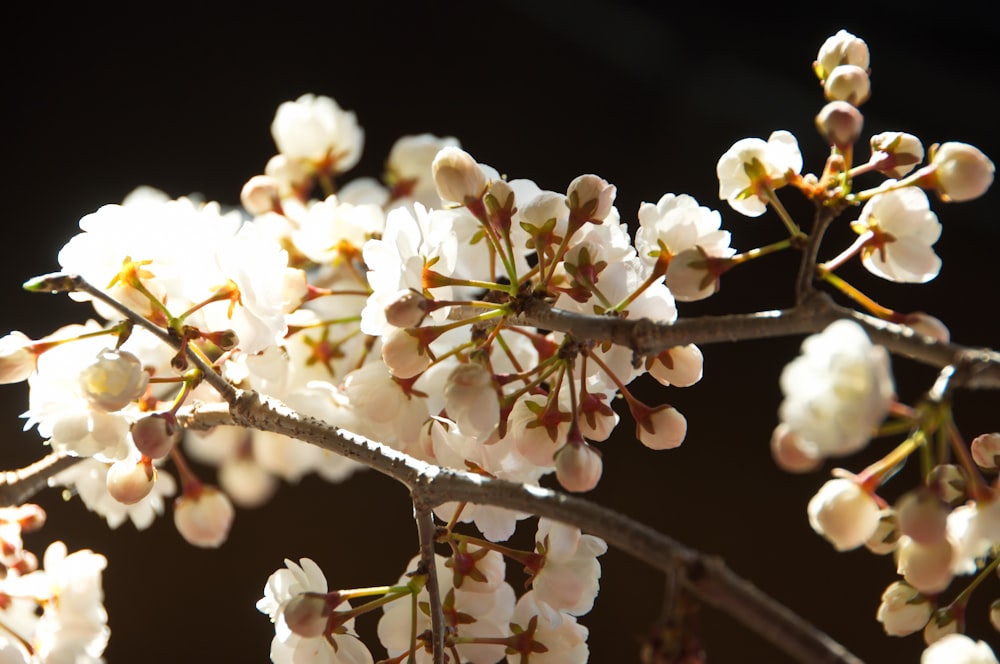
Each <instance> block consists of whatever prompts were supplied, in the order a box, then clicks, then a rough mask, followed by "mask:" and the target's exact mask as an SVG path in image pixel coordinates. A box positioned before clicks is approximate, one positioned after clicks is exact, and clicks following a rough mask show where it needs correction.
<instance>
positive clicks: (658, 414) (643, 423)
mask: <svg viewBox="0 0 1000 664" xmlns="http://www.w3.org/2000/svg"><path fill="white" fill-rule="evenodd" d="M686 435H687V419H686V418H685V417H684V416H683V415H681V414H680V412H679V411H678V410H677V409H676V408H674V407H673V406H668V405H662V406H658V407H657V408H654V409H652V410H651V411H650V412H649V413H648V414H647V416H646V417H645V418H643V419H638V418H637V419H636V425H635V437H636V438H638V439H639V442H641V443H642V444H643V445H645V446H646V447H648V448H650V449H652V450H672V449H674V448H675V447H680V444H681V443H683V442H684V436H686Z"/></svg>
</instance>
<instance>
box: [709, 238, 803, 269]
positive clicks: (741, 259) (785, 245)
mask: <svg viewBox="0 0 1000 664" xmlns="http://www.w3.org/2000/svg"><path fill="white" fill-rule="evenodd" d="M792 245H793V242H792V238H785V239H784V240H780V241H778V242H775V243H773V244H766V245H764V246H763V247H757V248H756V249H751V250H750V251H745V252H743V253H742V254H736V255H735V256H730V257H729V258H726V259H723V260H725V261H726V262H728V263H729V264H730V267H736V266H737V265H740V264H741V263H746V262H747V261H752V260H753V259H755V258H760V257H762V256H767V255H768V254H773V253H776V252H779V251H784V250H785V249H790V248H791V247H792Z"/></svg>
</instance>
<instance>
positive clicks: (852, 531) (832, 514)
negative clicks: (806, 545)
mask: <svg viewBox="0 0 1000 664" xmlns="http://www.w3.org/2000/svg"><path fill="white" fill-rule="evenodd" d="M807 511H808V513H809V525H811V526H812V529H813V530H815V531H816V533H817V534H819V535H822V536H823V537H825V538H826V539H827V540H828V541H829V542H830V543H831V544H833V546H834V548H835V549H837V551H849V550H850V549H856V548H858V547H859V546H861V545H862V544H864V543H865V542H867V541H868V540H869V539H870V538H871V536H872V535H873V534H874V533H875V530H876V529H877V528H878V525H879V519H880V516H881V512H880V510H879V507H878V505H877V504H876V503H875V499H874V498H873V497H872V495H871V494H870V493H868V492H867V491H866V490H865V489H863V488H862V487H861V486H860V485H859V484H858V483H857V482H855V481H854V480H851V479H847V478H841V477H838V478H836V479H832V480H829V481H828V482H827V483H826V484H824V485H823V486H822V487H820V490H819V491H818V492H816V495H815V496H813V497H812V499H811V500H810V501H809V506H808V508H807Z"/></svg>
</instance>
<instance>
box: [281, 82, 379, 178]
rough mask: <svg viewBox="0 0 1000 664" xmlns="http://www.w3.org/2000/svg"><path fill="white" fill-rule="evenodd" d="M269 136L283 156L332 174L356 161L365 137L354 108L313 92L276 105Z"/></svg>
mask: <svg viewBox="0 0 1000 664" xmlns="http://www.w3.org/2000/svg"><path fill="white" fill-rule="evenodd" d="M271 136H272V137H273V138H274V143H275V145H276V146H277V147H278V152H280V153H281V154H283V155H285V156H286V157H290V158H292V159H295V160H300V161H305V162H307V163H309V164H310V165H311V166H312V167H313V168H317V169H320V170H330V171H332V172H333V173H343V172H345V171H348V170H350V169H351V168H352V167H353V166H354V165H355V164H356V163H358V160H359V159H360V158H361V150H362V148H363V147H364V138H365V135H364V131H362V129H361V127H360V126H358V120H357V116H356V115H355V114H354V112H353V111H345V110H344V109H342V108H341V107H340V105H339V104H337V102H336V101H334V100H333V99H331V98H330V97H324V96H321V95H319V96H317V95H313V94H304V95H302V96H301V97H299V98H298V99H296V100H295V101H286V102H284V103H282V104H281V105H280V106H278V110H277V111H276V112H275V114H274V120H273V121H272V122H271Z"/></svg>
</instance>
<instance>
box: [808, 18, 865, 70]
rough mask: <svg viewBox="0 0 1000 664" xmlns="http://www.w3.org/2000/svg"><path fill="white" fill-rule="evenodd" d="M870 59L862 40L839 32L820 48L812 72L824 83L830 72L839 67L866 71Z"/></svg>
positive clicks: (848, 33) (845, 31) (841, 31)
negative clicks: (852, 67) (850, 66)
mask: <svg viewBox="0 0 1000 664" xmlns="http://www.w3.org/2000/svg"><path fill="white" fill-rule="evenodd" d="M870 59H871V54H870V53H869V51H868V44H866V43H865V41H864V40H863V39H861V38H860V37H856V36H855V35H853V34H852V33H850V32H848V31H847V30H839V31H838V32H837V34H835V35H833V36H832V37H829V38H827V40H826V41H825V42H823V45H822V46H820V48H819V53H818V54H817V55H816V61H815V62H814V63H813V70H814V71H815V72H816V76H817V77H818V78H819V80H820V81H825V80H826V78H827V77H828V76H829V75H830V72H832V71H833V70H834V69H835V68H837V67H839V66H841V65H854V66H855V67H860V68H861V69H868V67H869V64H870Z"/></svg>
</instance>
